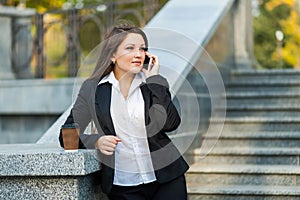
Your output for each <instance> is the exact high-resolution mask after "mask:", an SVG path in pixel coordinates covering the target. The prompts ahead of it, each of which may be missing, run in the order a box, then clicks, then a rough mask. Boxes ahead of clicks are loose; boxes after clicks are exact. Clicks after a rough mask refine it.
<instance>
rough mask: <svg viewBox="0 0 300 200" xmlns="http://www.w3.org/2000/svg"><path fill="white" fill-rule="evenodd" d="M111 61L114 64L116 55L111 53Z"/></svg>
mask: <svg viewBox="0 0 300 200" xmlns="http://www.w3.org/2000/svg"><path fill="white" fill-rule="evenodd" d="M110 60H111V62H113V63H114V64H115V62H116V57H115V54H113V55H112V57H111V58H110Z"/></svg>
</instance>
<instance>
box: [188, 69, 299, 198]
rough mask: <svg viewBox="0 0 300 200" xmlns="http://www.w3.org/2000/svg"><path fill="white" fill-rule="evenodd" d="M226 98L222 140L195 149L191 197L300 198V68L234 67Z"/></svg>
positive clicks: (189, 175)
mask: <svg viewBox="0 0 300 200" xmlns="http://www.w3.org/2000/svg"><path fill="white" fill-rule="evenodd" d="M226 98H227V108H226V113H227V116H226V119H225V124H224V128H223V131H222V133H221V136H220V137H219V138H218V142H217V144H216V146H215V147H214V149H213V150H212V151H211V152H210V153H209V154H208V155H207V156H206V157H205V158H202V157H201V155H200V150H199V149H196V150H195V151H194V152H193V158H194V161H195V163H194V164H193V165H192V166H191V168H190V170H189V171H188V173H187V176H186V178H187V184H188V192H189V199H190V200H196V199H197V200H200V199H209V200H211V199H213V200H214V199H222V200H227V199H247V200H249V199H255V200H257V199H280V200H281V199H300V167H299V162H300V161H299V155H300V71H294V70H261V71H256V70H246V71H245V70H244V71H233V72H232V73H231V81H230V82H229V83H228V84H227V85H226ZM218 109H224V108H218ZM210 123H219V119H211V122H210ZM213 139H215V138H213V137H209V136H205V135H204V136H203V140H213Z"/></svg>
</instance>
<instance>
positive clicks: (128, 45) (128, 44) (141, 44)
mask: <svg viewBox="0 0 300 200" xmlns="http://www.w3.org/2000/svg"><path fill="white" fill-rule="evenodd" d="M129 45H132V46H135V44H133V43H128V44H126V45H125V46H129ZM140 46H146V44H141V45H140Z"/></svg>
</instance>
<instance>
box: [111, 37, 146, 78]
mask: <svg viewBox="0 0 300 200" xmlns="http://www.w3.org/2000/svg"><path fill="white" fill-rule="evenodd" d="M145 48H146V44H145V41H144V39H143V37H142V36H141V35H140V34H137V33H129V34H128V35H127V36H126V38H125V39H124V40H123V42H122V43H121V44H120V45H119V46H118V48H117V51H116V52H115V53H114V54H113V57H112V58H111V60H112V61H113V62H114V63H115V67H114V73H115V76H116V78H117V79H118V78H120V77H122V76H123V75H125V74H126V73H133V74H136V73H138V72H139V71H141V69H142V67H143V63H144V60H145Z"/></svg>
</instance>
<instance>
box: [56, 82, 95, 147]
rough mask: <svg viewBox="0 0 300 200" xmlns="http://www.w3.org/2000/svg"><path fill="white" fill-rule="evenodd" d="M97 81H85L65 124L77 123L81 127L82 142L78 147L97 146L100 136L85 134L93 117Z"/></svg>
mask: <svg viewBox="0 0 300 200" xmlns="http://www.w3.org/2000/svg"><path fill="white" fill-rule="evenodd" d="M95 87H96V86H95V83H93V81H91V80H88V81H85V82H84V83H83V84H82V86H81V88H80V90H79V93H78V96H77V98H76V101H75V103H74V105H73V108H72V109H71V112H70V114H69V116H68V117H67V119H66V121H65V123H64V124H72V123H77V124H78V125H79V128H80V142H79V147H78V148H95V146H94V144H95V141H97V139H98V138H99V137H100V135H99V134H92V135H85V134H83V133H84V131H85V129H86V127H87V125H88V124H89V123H90V122H91V121H92V119H93V112H94V105H93V104H94V103H93V102H94V101H93V98H94V96H95V92H94V90H95ZM59 142H60V145H61V146H62V147H63V139H62V131H61V130H60V135H59Z"/></svg>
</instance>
